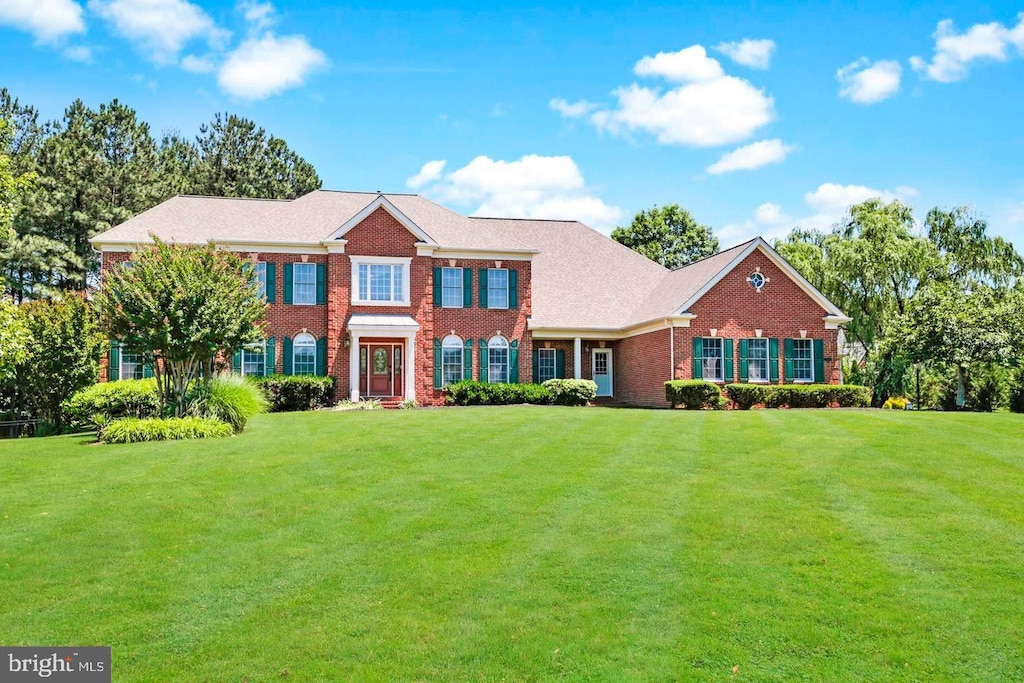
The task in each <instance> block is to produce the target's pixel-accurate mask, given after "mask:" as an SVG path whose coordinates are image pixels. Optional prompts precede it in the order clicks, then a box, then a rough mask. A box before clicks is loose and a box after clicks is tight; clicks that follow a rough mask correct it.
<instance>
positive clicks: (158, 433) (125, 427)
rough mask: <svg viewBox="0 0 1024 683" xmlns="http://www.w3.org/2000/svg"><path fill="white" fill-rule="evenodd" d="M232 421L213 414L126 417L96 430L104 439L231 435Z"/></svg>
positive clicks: (133, 439) (109, 441)
mask: <svg viewBox="0 0 1024 683" xmlns="http://www.w3.org/2000/svg"><path fill="white" fill-rule="evenodd" d="M232 434H234V430H233V429H232V428H231V425H229V424H227V423H226V422H221V421H220V420H215V419H213V418H212V417H169V418H166V419H162V418H155V417H154V418H144V419H139V418H137V417H126V418H122V419H120V420H114V421H113V422H111V423H110V424H108V425H105V426H104V427H103V428H102V429H100V432H99V438H100V441H102V442H104V443H139V442H142V441H172V440H179V439H209V438H214V437H222V436H231V435H232Z"/></svg>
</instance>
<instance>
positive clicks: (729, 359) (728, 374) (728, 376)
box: [723, 339, 735, 384]
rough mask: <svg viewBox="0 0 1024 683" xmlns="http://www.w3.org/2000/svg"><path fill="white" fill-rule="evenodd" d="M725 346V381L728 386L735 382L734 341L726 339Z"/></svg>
mask: <svg viewBox="0 0 1024 683" xmlns="http://www.w3.org/2000/svg"><path fill="white" fill-rule="evenodd" d="M724 345H725V377H724V378H723V379H724V380H725V383H726V384H729V383H730V382H732V381H733V378H734V377H735V375H734V374H733V369H734V367H733V360H734V354H733V343H732V339H726V340H725V342H724Z"/></svg>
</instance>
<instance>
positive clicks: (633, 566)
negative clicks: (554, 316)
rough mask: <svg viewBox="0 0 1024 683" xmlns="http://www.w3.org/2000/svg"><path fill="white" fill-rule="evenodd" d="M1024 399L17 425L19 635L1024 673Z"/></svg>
mask: <svg viewBox="0 0 1024 683" xmlns="http://www.w3.org/2000/svg"><path fill="white" fill-rule="evenodd" d="M1022 434H1024V417H1022V416H1018V415H1011V414H996V415H977V414H937V413H926V414H909V413H899V412H890V411H752V412H693V413H691V412H680V411H675V412H670V411H650V410H612V409H598V408H593V409H572V408H530V407H511V408H481V409H451V410H419V411H387V412H384V411H371V412H344V413H337V412H336V413H304V414H297V413H291V414H272V415H261V416H257V417H255V418H253V419H252V420H251V422H250V425H249V427H248V428H247V430H246V431H245V432H244V433H243V434H241V435H240V436H237V437H233V438H228V439H219V440H209V441H196V442H174V443H156V444H135V445H127V446H97V445H89V444H88V443H87V439H85V438H84V437H81V436H79V437H62V438H56V439H34V440H21V441H16V442H15V441H0V644H3V645H39V644H46V645H111V646H113V666H114V680H115V681H197V682H198V681H202V682H208V681H246V680H247V681H252V682H256V681H279V680H284V679H285V678H284V677H286V678H287V680H298V681H348V680H353V681H469V680H474V681H491V680H495V681H497V680H508V681H520V680H553V679H566V680H588V681H590V680H602V681H628V680H633V681H680V680H698V681H708V680H712V681H743V680H748V681H797V680H807V681H843V680H849V681H860V680H876V681H881V680H885V681H899V680H907V681H919V680H920V681H941V680H949V681H970V680H978V681H981V680H985V681H1019V680H1024V649H1022V647H1021V643H1024V502H1022V501H1024V437H1022Z"/></svg>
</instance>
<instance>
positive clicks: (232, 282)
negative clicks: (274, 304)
mask: <svg viewBox="0 0 1024 683" xmlns="http://www.w3.org/2000/svg"><path fill="white" fill-rule="evenodd" d="M97 301H98V304H99V307H100V311H101V315H102V321H103V328H104V331H105V332H106V333H107V334H109V335H110V337H111V338H112V339H117V340H119V341H120V342H121V343H122V344H124V346H125V347H126V348H130V349H133V350H137V351H138V352H139V353H141V354H142V356H143V358H144V360H145V362H148V363H152V365H153V369H154V374H155V376H156V378H157V384H158V386H159V388H160V394H161V398H162V400H163V402H164V406H165V408H169V409H172V410H173V412H174V414H175V415H179V416H180V415H182V414H183V411H184V408H185V395H186V393H187V392H188V390H189V388H190V387H191V386H193V384H195V383H200V384H202V383H205V382H209V380H210V379H211V378H212V377H213V374H214V372H213V371H214V361H215V359H216V358H217V356H218V355H222V356H223V355H229V354H230V353H231V352H233V351H234V350H236V349H239V348H242V347H243V346H245V345H247V344H254V343H258V342H260V341H262V339H263V330H262V329H261V326H260V321H261V320H262V319H263V316H264V313H265V312H266V303H265V301H264V299H263V297H262V296H261V295H260V293H259V289H258V285H257V283H256V280H255V277H254V275H253V272H252V269H251V267H250V264H249V262H247V261H245V260H243V259H242V258H240V257H239V256H238V255H237V254H234V253H232V252H228V251H221V250H218V249H216V248H215V247H214V246H213V245H212V244H210V245H181V244H168V243H166V242H163V241H161V240H159V239H157V238H154V244H153V245H152V246H150V247H146V248H144V249H141V250H140V251H137V252H135V253H134V254H133V255H132V257H131V259H130V260H129V261H127V262H126V263H124V264H122V265H120V266H115V267H114V268H111V269H110V270H109V271H108V272H107V273H106V276H105V281H104V283H103V287H102V289H101V291H100V294H99V297H98V299H97Z"/></svg>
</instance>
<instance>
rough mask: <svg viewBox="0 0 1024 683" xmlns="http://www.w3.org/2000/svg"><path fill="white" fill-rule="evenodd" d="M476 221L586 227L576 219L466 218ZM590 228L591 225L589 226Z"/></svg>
mask: <svg viewBox="0 0 1024 683" xmlns="http://www.w3.org/2000/svg"><path fill="white" fill-rule="evenodd" d="M466 218H469V219H470V220H474V221H530V222H532V223H579V224H580V225H586V223H584V222H583V221H580V220H578V219H576V218H506V217H502V216H466ZM587 227H588V228H589V227H590V226H589V225H588V226H587Z"/></svg>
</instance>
